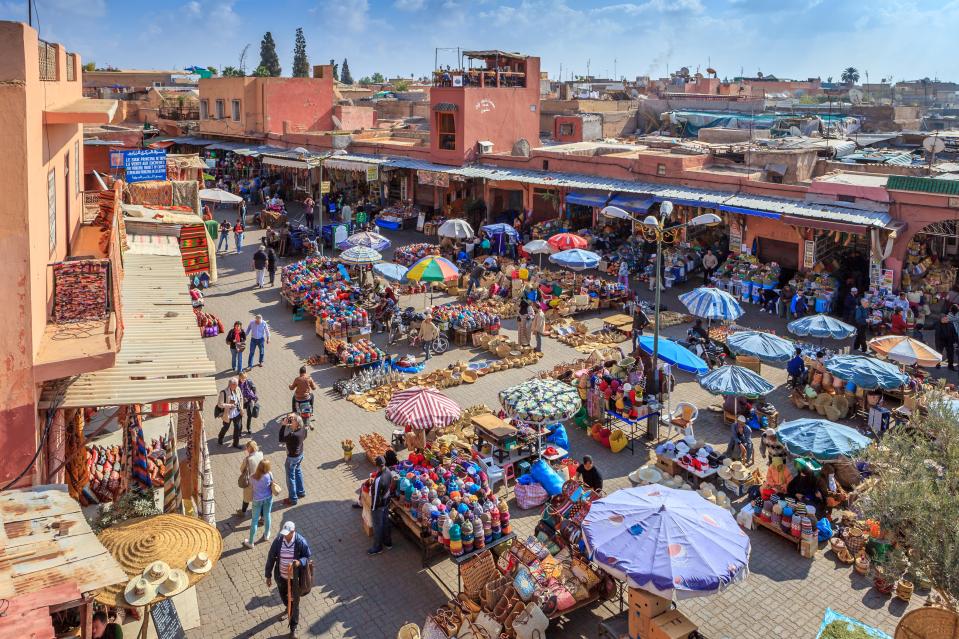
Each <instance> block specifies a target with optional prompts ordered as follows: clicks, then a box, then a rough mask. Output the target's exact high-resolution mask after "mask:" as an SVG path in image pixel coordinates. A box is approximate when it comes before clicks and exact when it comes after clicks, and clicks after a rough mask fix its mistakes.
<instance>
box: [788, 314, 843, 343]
mask: <svg viewBox="0 0 959 639" xmlns="http://www.w3.org/2000/svg"><path fill="white" fill-rule="evenodd" d="M786 328H787V329H789V332H790V333H792V334H793V335H799V336H800V337H819V338H826V337H829V338H832V339H845V338H847V337H849V336H850V335H852V334H853V333H855V332H856V327H855V326H850V325H849V324H846V323H845V322H841V321H839V320H837V319H836V318H835V317H830V316H829V315H825V314H819V315H809V316H807V317H800V318H799V319H797V320H793V321H791V322H789V324H787V325H786Z"/></svg>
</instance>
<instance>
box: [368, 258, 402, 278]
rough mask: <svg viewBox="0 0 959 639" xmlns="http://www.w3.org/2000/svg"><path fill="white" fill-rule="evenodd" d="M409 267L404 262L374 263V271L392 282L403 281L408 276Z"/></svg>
mask: <svg viewBox="0 0 959 639" xmlns="http://www.w3.org/2000/svg"><path fill="white" fill-rule="evenodd" d="M406 271H407V268H406V267H405V266H403V265H402V264H394V263H393V262H383V263H381V264H374V265H373V272H374V273H376V274H377V275H380V276H382V277H384V278H386V279H388V280H389V281H391V282H402V281H403V280H404V279H405V278H406Z"/></svg>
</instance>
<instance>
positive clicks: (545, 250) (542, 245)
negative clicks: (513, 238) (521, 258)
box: [523, 240, 556, 255]
mask: <svg viewBox="0 0 959 639" xmlns="http://www.w3.org/2000/svg"><path fill="white" fill-rule="evenodd" d="M523 250H524V251H526V252H527V253H529V254H530V255H543V254H546V255H548V254H550V253H554V252H556V249H554V248H553V247H552V246H551V245H550V243H549V242H547V241H546V240H532V241H530V242H527V243H526V244H524V245H523Z"/></svg>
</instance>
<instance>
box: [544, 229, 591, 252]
mask: <svg viewBox="0 0 959 639" xmlns="http://www.w3.org/2000/svg"><path fill="white" fill-rule="evenodd" d="M547 241H548V242H549V245H550V246H552V247H553V248H554V249H556V250H557V251H567V250H569V249H584V248H586V245H587V244H588V243H589V242H587V241H586V238H584V237H582V236H580V235H576V234H575V233H557V234H556V235H554V236H553V237H551V238H549V240H547Z"/></svg>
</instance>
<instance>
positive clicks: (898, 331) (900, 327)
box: [892, 313, 906, 335]
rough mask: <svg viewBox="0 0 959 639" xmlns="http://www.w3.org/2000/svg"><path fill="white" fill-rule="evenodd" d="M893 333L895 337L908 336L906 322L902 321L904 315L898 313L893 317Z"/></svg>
mask: <svg viewBox="0 0 959 639" xmlns="http://www.w3.org/2000/svg"><path fill="white" fill-rule="evenodd" d="M892 333H893V335H905V334H906V320H904V319H902V313H896V314H894V315H893V316H892Z"/></svg>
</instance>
